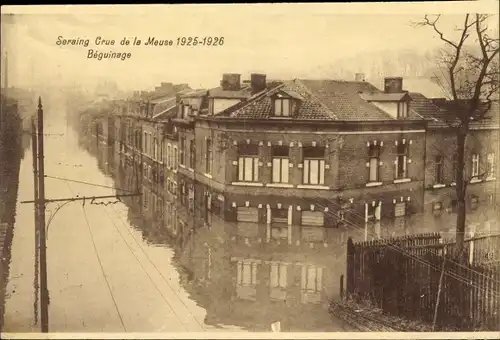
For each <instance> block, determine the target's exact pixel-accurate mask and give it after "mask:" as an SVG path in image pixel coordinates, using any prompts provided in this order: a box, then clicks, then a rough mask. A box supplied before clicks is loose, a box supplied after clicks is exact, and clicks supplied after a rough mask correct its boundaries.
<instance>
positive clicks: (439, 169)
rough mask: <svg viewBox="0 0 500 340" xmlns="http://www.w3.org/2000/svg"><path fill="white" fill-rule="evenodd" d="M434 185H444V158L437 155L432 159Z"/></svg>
mask: <svg viewBox="0 0 500 340" xmlns="http://www.w3.org/2000/svg"><path fill="white" fill-rule="evenodd" d="M434 164H435V173H434V175H435V179H436V184H443V183H444V156H443V155H437V156H435V158H434Z"/></svg>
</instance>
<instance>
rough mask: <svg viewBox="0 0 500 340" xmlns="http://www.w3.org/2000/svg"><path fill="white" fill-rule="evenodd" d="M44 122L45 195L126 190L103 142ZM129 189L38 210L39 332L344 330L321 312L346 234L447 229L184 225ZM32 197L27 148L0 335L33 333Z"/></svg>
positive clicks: (445, 220)
mask: <svg viewBox="0 0 500 340" xmlns="http://www.w3.org/2000/svg"><path fill="white" fill-rule="evenodd" d="M47 121H48V123H47V124H46V128H45V134H46V137H45V150H46V154H45V174H46V180H45V183H46V197H47V198H48V199H54V198H70V197H82V196H86V197H88V196H102V195H115V194H116V193H130V192H135V191H136V189H137V187H136V184H134V183H133V177H134V174H133V173H131V171H130V168H129V169H128V170H125V169H124V166H123V164H122V165H120V164H119V162H118V164H116V163H117V162H113V160H114V159H115V155H113V152H114V151H113V149H112V148H110V147H107V146H103V145H101V144H99V143H98V142H96V141H95V140H92V139H91V138H86V139H85V138H79V136H78V134H77V133H76V132H75V131H73V129H72V128H69V127H68V126H67V125H66V121H64V120H62V121H59V122H54V121H51V120H50V119H48V120H47ZM80 137H81V136H80ZM82 140H83V142H82ZM131 179H132V181H131ZM131 183H132V184H131ZM116 188H118V189H116ZM141 188H142V189H141V190H142V196H136V197H124V198H122V199H120V200H114V199H101V200H96V201H73V202H68V203H64V202H63V203H54V202H53V203H49V204H48V205H47V213H46V222H47V225H48V232H47V262H48V285H49V294H50V305H49V332H184V331H190V332H202V331H271V324H273V323H276V322H279V323H280V328H281V331H295V332H302V331H324V332H330V331H332V332H333V331H341V332H342V331H354V329H353V328H352V327H350V326H349V325H347V324H346V323H345V322H344V321H342V320H340V319H339V318H337V317H336V316H335V315H331V314H330V313H329V311H328V309H329V305H330V302H331V301H332V300H334V299H338V298H339V294H340V277H341V275H345V265H346V242H347V239H348V237H353V239H354V240H355V241H360V240H372V239H376V238H380V237H390V236H398V235H408V234H418V233H429V232H436V231H441V232H442V234H443V236H444V237H448V236H449V235H452V234H453V227H452V226H453V223H454V222H453V221H454V216H455V215H451V214H450V215H449V216H443V217H441V219H434V218H433V217H422V216H420V217H419V216H417V217H412V219H408V220H405V221H399V222H397V223H394V224H384V225H380V224H374V225H365V226H363V225H361V224H360V225H359V227H357V226H355V225H354V224H350V225H346V226H341V227H339V228H324V227H302V226H293V227H292V228H287V227H284V228H283V227H279V226H274V225H273V226H271V227H269V226H267V227H266V226H265V225H260V224H254V223H244V222H233V223H230V222H224V221H222V220H220V219H218V218H217V217H216V216H213V217H212V218H211V219H210V223H208V224H207V223H205V222H204V223H201V224H199V223H198V224H197V223H194V225H195V227H194V228H189V227H187V225H188V224H186V222H185V221H182V220H181V215H182V214H179V216H177V215H172V213H171V211H170V210H168V209H167V205H168V204H167V200H165V202H164V201H162V200H160V199H159V197H158V196H155V195H154V194H153V193H152V192H151V190H150V189H148V188H147V187H141ZM145 193H146V194H145ZM32 199H33V169H32V153H31V146H30V147H29V148H28V149H26V150H25V156H24V159H23V160H22V163H21V169H20V174H19V193H18V203H17V217H16V224H15V229H14V238H13V243H12V258H11V263H10V273H9V281H8V286H7V297H6V306H5V317H4V320H5V321H4V327H3V331H4V332H7V333H8V332H39V330H40V322H38V323H37V324H35V316H34V302H35V300H34V296H35V289H34V270H35V269H34V268H35V267H34V266H35V259H34V247H35V236H34V235H35V233H34V209H33V204H32V203H27V204H23V203H21V201H25V200H32ZM151 211H161V212H162V214H160V215H161V216H162V217H161V218H158V216H156V217H153V216H152V215H151V214H150V213H149V212H151ZM153 215H154V214H153ZM183 218H184V220H185V219H186V218H190V217H189V214H188V215H186V214H184V217H183ZM470 218H471V219H472V220H474V218H475V217H474V216H472V215H471V216H470ZM485 218H487V217H485ZM401 222H402V223H401ZM493 222H494V221H491V222H488V223H484V224H478V225H477V226H476V227H475V230H476V235H478V234H486V233H494V232H495V231H496V230H498V224H495V223H493Z"/></svg>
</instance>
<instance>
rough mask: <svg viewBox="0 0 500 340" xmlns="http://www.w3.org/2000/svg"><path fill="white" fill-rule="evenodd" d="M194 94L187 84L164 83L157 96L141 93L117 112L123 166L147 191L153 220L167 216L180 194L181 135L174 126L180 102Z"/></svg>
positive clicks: (118, 147)
mask: <svg viewBox="0 0 500 340" xmlns="http://www.w3.org/2000/svg"><path fill="white" fill-rule="evenodd" d="M188 90H190V89H189V88H188V87H187V86H186V85H185V84H180V85H173V84H171V83H162V85H161V86H160V87H158V89H156V91H155V92H153V93H144V92H143V93H139V94H136V96H135V97H133V98H131V99H129V100H128V101H127V102H126V103H124V104H122V105H121V107H119V108H117V109H116V111H115V115H114V118H115V129H116V131H117V132H116V134H117V135H119V136H120V138H119V140H117V142H116V143H115V150H116V151H117V152H116V153H117V157H118V158H119V159H120V162H121V163H120V164H123V165H124V166H128V167H130V168H131V171H129V176H133V177H135V181H134V183H136V185H137V186H138V188H142V190H143V196H144V199H143V208H144V209H145V212H146V213H148V214H149V215H151V216H163V214H164V211H163V210H164V209H163V207H164V201H166V202H173V201H174V200H175V199H176V192H177V188H176V186H177V184H176V183H177V178H176V177H177V174H176V172H177V170H176V168H177V166H176V163H177V160H176V154H177V151H176V149H177V132H176V128H175V127H174V126H173V124H172V122H171V118H172V116H175V114H176V113H177V102H178V98H179V96H180V95H181V94H183V93H184V92H185V91H188Z"/></svg>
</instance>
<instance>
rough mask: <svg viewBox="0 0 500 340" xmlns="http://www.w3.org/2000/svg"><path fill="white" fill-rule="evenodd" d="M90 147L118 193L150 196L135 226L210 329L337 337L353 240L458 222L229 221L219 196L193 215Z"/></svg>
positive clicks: (132, 208)
mask: <svg viewBox="0 0 500 340" xmlns="http://www.w3.org/2000/svg"><path fill="white" fill-rule="evenodd" d="M89 144H90V145H91V146H93V148H90V149H91V152H92V153H93V154H94V155H95V156H96V157H97V159H98V162H99V163H102V162H103V160H104V159H105V157H106V155H107V159H108V162H109V165H108V169H109V171H110V172H111V173H112V176H113V178H114V180H115V186H116V187H118V188H122V189H125V190H130V191H134V190H137V188H139V189H140V191H142V196H132V197H125V198H123V199H122V200H123V202H124V203H125V204H126V205H127V206H128V208H129V222H130V224H131V226H133V227H134V228H137V229H138V230H140V231H141V232H142V235H143V238H144V239H145V240H147V241H148V242H150V243H154V244H158V245H163V246H166V247H169V248H171V249H173V250H174V252H175V255H174V258H173V260H174V263H175V264H176V266H177V270H178V272H179V276H180V280H181V284H182V286H183V287H184V289H185V290H186V291H187V292H188V293H189V294H190V298H191V299H193V300H195V301H196V302H197V303H198V304H199V305H200V306H201V307H203V308H205V309H206V311H207V316H206V320H205V322H206V323H208V324H211V325H214V326H216V325H218V324H224V325H235V326H240V327H244V328H248V329H252V330H269V327H270V324H271V323H272V322H275V321H280V323H281V326H282V329H283V330H292V331H303V330H324V331H328V330H333V328H332V327H334V325H333V324H332V319H331V317H330V316H329V314H328V311H327V306H328V304H329V302H330V301H331V299H335V298H336V297H338V295H339V291H340V275H342V274H344V273H345V264H346V258H345V256H346V249H345V245H346V241H347V238H348V237H349V236H351V237H353V238H354V239H355V240H366V239H374V238H378V237H387V236H396V235H404V234H414V233H421V232H427V231H429V232H431V231H437V230H443V229H444V230H446V225H453V223H454V219H453V217H454V215H449V217H448V216H447V215H444V214H443V215H440V216H434V215H429V216H424V215H422V214H421V215H414V216H412V217H410V218H408V217H407V218H405V219H404V220H403V222H399V221H398V220H395V221H394V222H393V223H392V224H389V223H384V224H381V223H380V221H373V222H369V223H366V224H361V225H360V226H358V227H357V228H353V227H352V226H349V225H344V226H342V225H339V226H338V228H325V227H323V226H321V225H308V226H304V225H300V224H297V223H293V224H290V223H288V222H289V221H288V216H287V215H286V214H284V215H283V216H279V215H277V214H276V215H275V218H274V219H273V220H272V221H271V223H258V222H257V223H256V222H255V221H253V220H252V219H251V218H249V219H248V221H246V222H243V221H225V220H224V219H223V218H221V217H220V216H219V214H218V213H215V211H217V209H223V205H222V204H221V203H223V200H219V198H218V197H217V196H216V197H210V196H208V197H207V198H204V199H205V201H204V202H207V201H208V202H209V203H211V204H210V205H209V206H210V207H211V209H212V210H215V211H212V212H213V213H208V214H207V213H206V211H204V210H201V211H193V210H194V209H196V207H197V206H198V209H199V205H189V204H186V200H188V199H191V200H194V199H193V197H190V196H189V195H184V196H183V195H182V193H180V194H179V195H180V196H179V198H178V199H175V197H172V196H171V194H170V193H169V192H168V190H157V191H155V190H152V189H151V188H150V186H149V185H148V184H147V183H146V182H145V181H144V180H143V179H142V178H141V177H140V176H139V174H140V168H141V165H140V164H137V165H136V166H133V165H131V166H125V165H124V162H123V161H121V160H118V162H115V164H112V163H113V160H115V158H114V155H113V153H109V152H108V151H105V150H99V149H100V148H101V149H103V148H106V146H104V145H102V144H101V145H97V144H96V143H93V142H90V143H89ZM102 170H103V171H105V168H104V167H103V168H102ZM213 201H215V202H213ZM474 218H476V217H475V215H473V216H472V217H471V219H474ZM439 221H440V222H439ZM266 222H267V221H266ZM439 223H440V224H441V225H440V227H441V229H440V228H437V225H438V224H439ZM491 227H492V225H491V224H490V228H491Z"/></svg>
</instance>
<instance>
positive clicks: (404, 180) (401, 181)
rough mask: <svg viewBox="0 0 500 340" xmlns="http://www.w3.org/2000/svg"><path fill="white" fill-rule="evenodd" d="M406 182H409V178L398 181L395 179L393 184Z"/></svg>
mask: <svg viewBox="0 0 500 340" xmlns="http://www.w3.org/2000/svg"><path fill="white" fill-rule="evenodd" d="M407 182H411V178H399V179H395V180H394V183H396V184H397V183H407Z"/></svg>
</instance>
